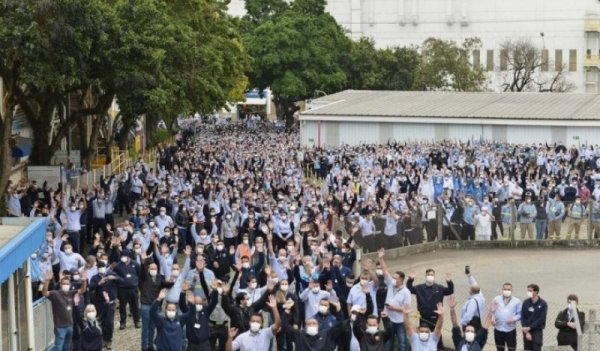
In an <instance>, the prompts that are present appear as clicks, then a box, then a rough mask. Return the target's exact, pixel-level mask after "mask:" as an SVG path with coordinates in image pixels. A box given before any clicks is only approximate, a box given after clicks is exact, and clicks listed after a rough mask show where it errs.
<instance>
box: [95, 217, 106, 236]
mask: <svg viewBox="0 0 600 351" xmlns="http://www.w3.org/2000/svg"><path fill="white" fill-rule="evenodd" d="M100 232H102V237H103V238H104V239H106V234H107V231H106V219H104V218H94V219H92V238H93V237H94V235H95V234H96V233H100ZM92 240H93V239H92Z"/></svg>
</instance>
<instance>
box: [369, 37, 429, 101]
mask: <svg viewBox="0 0 600 351" xmlns="http://www.w3.org/2000/svg"><path fill="white" fill-rule="evenodd" d="M377 62H378V64H379V66H380V67H381V68H382V70H383V73H382V78H381V79H380V80H379V84H376V85H375V89H377V90H410V89H411V88H412V87H413V85H414V81H415V74H416V72H417V71H418V69H419V65H420V64H421V57H420V55H419V52H418V51H417V49H416V48H414V47H397V46H396V47H392V48H386V49H383V50H379V52H378V55H377Z"/></svg>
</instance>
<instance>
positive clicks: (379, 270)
mask: <svg viewBox="0 0 600 351" xmlns="http://www.w3.org/2000/svg"><path fill="white" fill-rule="evenodd" d="M375 274H377V275H383V271H382V270H381V269H376V270H375Z"/></svg>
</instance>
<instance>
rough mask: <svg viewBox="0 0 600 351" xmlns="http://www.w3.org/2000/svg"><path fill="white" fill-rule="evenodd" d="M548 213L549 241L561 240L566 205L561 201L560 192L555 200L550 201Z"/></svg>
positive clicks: (555, 196)
mask: <svg viewBox="0 0 600 351" xmlns="http://www.w3.org/2000/svg"><path fill="white" fill-rule="evenodd" d="M546 213H547V214H548V239H560V227H561V226H562V221H563V217H564V215H565V205H564V204H563V202H562V201H561V198H560V194H559V193H558V192H556V193H555V195H554V198H550V199H548V203H547V204H546Z"/></svg>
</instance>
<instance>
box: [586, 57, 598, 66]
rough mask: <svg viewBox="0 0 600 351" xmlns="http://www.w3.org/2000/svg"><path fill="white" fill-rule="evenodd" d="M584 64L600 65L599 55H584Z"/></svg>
mask: <svg viewBox="0 0 600 351" xmlns="http://www.w3.org/2000/svg"><path fill="white" fill-rule="evenodd" d="M583 64H584V65H585V66H600V55H585V60H584V61H583Z"/></svg>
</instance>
